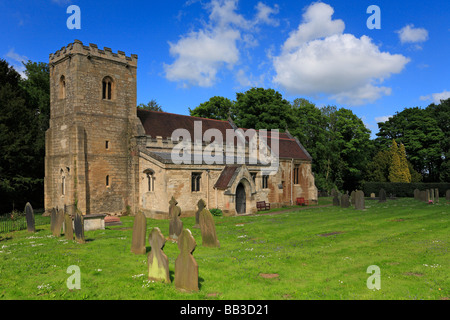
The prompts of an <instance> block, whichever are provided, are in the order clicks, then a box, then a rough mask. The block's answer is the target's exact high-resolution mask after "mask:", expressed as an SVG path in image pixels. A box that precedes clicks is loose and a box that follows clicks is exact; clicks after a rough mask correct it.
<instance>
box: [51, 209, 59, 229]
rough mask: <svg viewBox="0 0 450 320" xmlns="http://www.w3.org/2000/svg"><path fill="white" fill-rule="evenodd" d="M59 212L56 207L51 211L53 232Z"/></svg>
mask: <svg viewBox="0 0 450 320" xmlns="http://www.w3.org/2000/svg"><path fill="white" fill-rule="evenodd" d="M57 215H58V212H57V211H56V208H52V212H51V213H50V231H51V232H52V234H53V233H54V230H55V225H56V220H57V218H58V217H57Z"/></svg>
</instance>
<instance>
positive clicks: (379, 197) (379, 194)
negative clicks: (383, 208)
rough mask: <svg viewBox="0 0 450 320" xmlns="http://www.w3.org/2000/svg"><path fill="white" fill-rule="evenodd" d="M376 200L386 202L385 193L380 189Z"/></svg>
mask: <svg viewBox="0 0 450 320" xmlns="http://www.w3.org/2000/svg"><path fill="white" fill-rule="evenodd" d="M378 199H379V200H378V202H386V191H385V190H384V189H383V188H381V189H380V192H379V193H378Z"/></svg>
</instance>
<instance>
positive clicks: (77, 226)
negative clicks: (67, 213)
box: [73, 210, 85, 243]
mask: <svg viewBox="0 0 450 320" xmlns="http://www.w3.org/2000/svg"><path fill="white" fill-rule="evenodd" d="M73 229H74V233H75V240H77V242H78V243H84V242H85V240H84V218H83V215H82V214H81V212H80V211H78V210H76V212H75V217H74V219H73Z"/></svg>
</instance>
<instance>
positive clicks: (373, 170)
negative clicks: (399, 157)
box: [366, 150, 392, 182]
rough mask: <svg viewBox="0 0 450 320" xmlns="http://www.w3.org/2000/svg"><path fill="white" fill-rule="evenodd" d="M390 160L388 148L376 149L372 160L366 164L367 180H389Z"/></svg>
mask: <svg viewBox="0 0 450 320" xmlns="http://www.w3.org/2000/svg"><path fill="white" fill-rule="evenodd" d="M391 162H392V159H391V152H390V150H381V151H378V152H377V154H376V155H375V156H374V158H373V160H372V161H371V162H370V163H369V164H368V165H367V173H366V179H367V181H374V182H387V181H389V167H390V165H391Z"/></svg>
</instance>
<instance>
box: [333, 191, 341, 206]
mask: <svg viewBox="0 0 450 320" xmlns="http://www.w3.org/2000/svg"><path fill="white" fill-rule="evenodd" d="M339 205H340V201H339V195H338V194H337V193H336V194H335V195H334V197H333V206H337V207H338V206H339Z"/></svg>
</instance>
